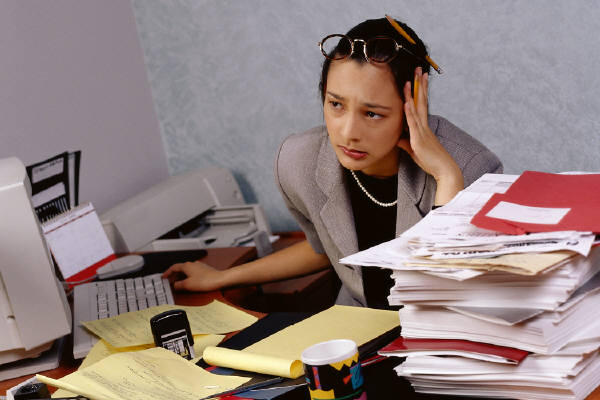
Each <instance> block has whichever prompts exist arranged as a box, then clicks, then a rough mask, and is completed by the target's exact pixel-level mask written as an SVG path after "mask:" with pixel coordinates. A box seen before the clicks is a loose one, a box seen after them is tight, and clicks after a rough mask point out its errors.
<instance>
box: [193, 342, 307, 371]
mask: <svg viewBox="0 0 600 400" xmlns="http://www.w3.org/2000/svg"><path fill="white" fill-rule="evenodd" d="M202 358H203V359H204V361H206V362H207V363H208V364H211V365H218V366H219V367H226V368H233V369H239V370H242V371H252V372H257V373H259V374H266V375H275V376H282V377H284V378H292V379H295V378H298V377H299V376H302V375H303V374H304V370H303V367H302V362H301V361H300V360H292V359H287V358H283V357H275V356H267V355H263V354H254V353H249V352H247V351H240V350H231V349H226V348H224V347H207V348H206V349H205V350H204V354H203V355H202Z"/></svg>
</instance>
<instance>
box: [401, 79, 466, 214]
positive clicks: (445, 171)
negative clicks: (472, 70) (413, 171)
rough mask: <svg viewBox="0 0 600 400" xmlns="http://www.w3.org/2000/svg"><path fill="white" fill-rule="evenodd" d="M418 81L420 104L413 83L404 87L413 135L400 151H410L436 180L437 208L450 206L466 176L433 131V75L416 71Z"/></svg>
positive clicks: (408, 121) (409, 124) (402, 141)
mask: <svg viewBox="0 0 600 400" xmlns="http://www.w3.org/2000/svg"><path fill="white" fill-rule="evenodd" d="M415 81H417V82H418V91H417V94H416V96H415V97H416V103H415V99H414V98H413V96H412V93H411V83H410V82H406V85H405V86H404V99H405V102H404V114H405V116H406V122H407V124H408V129H409V133H410V135H409V137H408V138H407V137H403V138H402V139H400V140H399V141H398V147H400V148H402V149H403V150H404V151H406V152H407V153H408V154H409V155H410V156H411V157H412V159H413V160H414V161H415V163H417V165H418V166H419V167H420V168H421V169H422V170H424V171H425V172H427V173H428V174H429V175H431V176H433V178H434V179H435V180H436V182H437V186H438V187H437V192H436V199H435V204H438V205H441V204H446V203H447V202H448V201H450V200H451V199H452V198H453V197H454V196H455V195H456V193H458V191H460V190H462V189H463V185H464V183H463V177H462V172H461V170H460V168H459V167H458V164H456V162H455V161H454V159H453V158H452V156H451V155H450V154H449V153H448V152H447V151H446V149H445V148H444V146H442V144H441V143H440V141H439V140H438V139H437V137H436V136H435V134H434V133H433V132H432V131H431V129H430V128H429V121H428V115H429V113H428V109H427V101H428V81H429V75H428V74H423V73H422V71H421V68H420V67H419V68H417V69H416V70H415ZM415 86H416V85H415Z"/></svg>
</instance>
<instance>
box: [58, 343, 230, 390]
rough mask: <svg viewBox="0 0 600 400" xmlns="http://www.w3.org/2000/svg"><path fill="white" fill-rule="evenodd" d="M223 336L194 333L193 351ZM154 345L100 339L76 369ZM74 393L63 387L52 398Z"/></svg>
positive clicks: (202, 348)
mask: <svg viewBox="0 0 600 400" xmlns="http://www.w3.org/2000/svg"><path fill="white" fill-rule="evenodd" d="M224 338H225V335H212V334H209V335H194V352H195V353H196V355H202V353H203V352H204V349H205V348H207V347H209V346H216V345H218V344H219V343H221V341H222V340H223V339H224ZM152 347H155V346H154V345H153V344H151V345H144V346H133V347H113V346H111V345H110V344H108V343H107V342H105V341H104V340H102V339H100V340H98V342H96V344H95V345H94V346H93V347H92V349H91V350H90V352H89V353H88V355H87V356H86V357H85V358H84V359H83V361H82V362H81V365H80V366H79V368H78V369H80V370H81V369H84V368H87V367H89V366H90V365H92V364H95V363H97V362H98V361H100V360H103V359H105V358H106V357H108V356H110V355H112V354H116V353H123V352H127V351H141V350H146V349H150V348H152ZM200 358H201V357H197V358H195V359H193V360H192V361H191V362H192V363H193V364H196V363H197V362H198V360H200ZM75 396H76V394H75V393H71V392H68V391H66V390H64V389H58V390H57V391H56V392H54V393H52V398H56V397H75Z"/></svg>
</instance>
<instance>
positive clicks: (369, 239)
mask: <svg viewBox="0 0 600 400" xmlns="http://www.w3.org/2000/svg"><path fill="white" fill-rule="evenodd" d="M344 173H345V177H346V179H347V183H348V187H349V189H350V201H351V202H352V212H353V213H354V226H355V228H356V236H357V239H358V249H359V250H365V249H368V248H369V247H373V246H375V245H377V244H380V243H383V242H387V241H389V240H392V239H394V238H395V237H396V206H395V205H394V206H391V207H382V206H380V205H377V204H375V203H374V202H373V201H372V200H371V199H369V198H368V197H367V195H366V194H365V193H364V192H363V191H362V190H361V188H360V187H359V186H358V184H357V183H356V181H355V180H354V177H353V176H352V174H351V173H350V171H349V170H345V171H344ZM355 173H356V176H357V177H358V179H359V180H360V183H361V184H362V185H363V187H364V188H365V189H366V190H367V191H368V192H369V193H370V194H371V196H373V197H375V199H377V200H378V201H380V202H382V203H391V202H393V201H394V200H396V198H397V197H398V175H394V176H391V177H389V178H383V179H379V178H374V177H371V176H368V175H365V174H363V173H362V172H360V171H355ZM362 275H363V289H364V292H365V298H366V300H367V306H369V307H371V308H381V309H398V307H390V305H389V303H388V300H387V297H388V296H389V294H390V288H391V287H392V286H393V279H392V278H391V271H390V270H389V269H385V268H378V267H363V268H362Z"/></svg>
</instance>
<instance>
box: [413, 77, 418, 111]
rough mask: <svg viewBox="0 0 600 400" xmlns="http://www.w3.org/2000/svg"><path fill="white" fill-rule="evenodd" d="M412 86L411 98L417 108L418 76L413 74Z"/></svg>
mask: <svg viewBox="0 0 600 400" xmlns="http://www.w3.org/2000/svg"><path fill="white" fill-rule="evenodd" d="M414 82H415V83H414V87H413V100H414V103H415V110H416V109H417V100H419V78H418V77H416V76H415V80H414Z"/></svg>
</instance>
